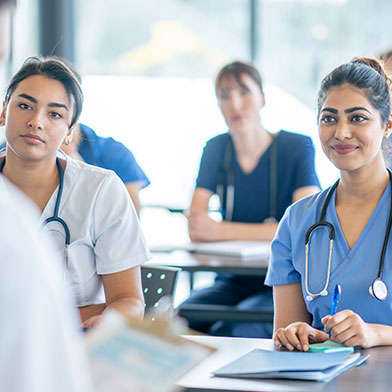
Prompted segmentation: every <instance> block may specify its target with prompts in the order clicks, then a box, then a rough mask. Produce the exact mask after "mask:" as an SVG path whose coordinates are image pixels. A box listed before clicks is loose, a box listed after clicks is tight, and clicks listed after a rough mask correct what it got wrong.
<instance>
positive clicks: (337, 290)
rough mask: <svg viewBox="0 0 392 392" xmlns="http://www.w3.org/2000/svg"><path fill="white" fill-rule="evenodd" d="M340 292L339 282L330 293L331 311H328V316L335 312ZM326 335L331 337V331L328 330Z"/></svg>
mask: <svg viewBox="0 0 392 392" xmlns="http://www.w3.org/2000/svg"><path fill="white" fill-rule="evenodd" d="M341 293H342V288H341V287H340V284H337V285H336V286H335V288H334V289H333V293H332V302H331V311H330V312H329V314H330V316H333V315H334V314H335V313H336V309H337V306H338V302H339V299H340V294H341ZM328 336H329V337H331V332H328Z"/></svg>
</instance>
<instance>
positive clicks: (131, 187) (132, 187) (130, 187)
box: [125, 181, 141, 216]
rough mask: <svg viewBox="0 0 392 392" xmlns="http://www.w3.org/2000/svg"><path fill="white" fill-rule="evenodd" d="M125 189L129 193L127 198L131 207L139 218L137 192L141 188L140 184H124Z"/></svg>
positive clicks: (137, 182)
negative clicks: (130, 202)
mask: <svg viewBox="0 0 392 392" xmlns="http://www.w3.org/2000/svg"><path fill="white" fill-rule="evenodd" d="M125 187H126V188H127V191H128V193H129V196H130V197H131V199H132V202H133V205H134V207H135V210H136V213H137V215H138V216H139V214H140V201H139V191H140V188H141V185H140V182H139V181H136V182H128V183H127V184H125Z"/></svg>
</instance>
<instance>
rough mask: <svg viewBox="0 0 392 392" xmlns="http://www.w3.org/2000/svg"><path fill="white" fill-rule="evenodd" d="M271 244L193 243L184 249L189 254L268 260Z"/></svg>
mask: <svg viewBox="0 0 392 392" xmlns="http://www.w3.org/2000/svg"><path fill="white" fill-rule="evenodd" d="M270 247H271V243H270V242H267V241H218V242H192V243H190V244H189V245H187V246H186V247H184V248H185V249H186V250H188V251H189V252H196V253H204V254H211V255H222V256H233V257H241V258H248V257H260V258H268V257H269V255H270Z"/></svg>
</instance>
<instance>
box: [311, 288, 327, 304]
mask: <svg viewBox="0 0 392 392" xmlns="http://www.w3.org/2000/svg"><path fill="white" fill-rule="evenodd" d="M327 295H328V290H326V289H324V290H322V291H320V293H319V294H308V295H307V296H306V300H307V301H308V302H310V301H313V300H314V299H315V298H318V297H326V296H327Z"/></svg>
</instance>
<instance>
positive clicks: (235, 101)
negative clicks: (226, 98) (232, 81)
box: [230, 92, 242, 110]
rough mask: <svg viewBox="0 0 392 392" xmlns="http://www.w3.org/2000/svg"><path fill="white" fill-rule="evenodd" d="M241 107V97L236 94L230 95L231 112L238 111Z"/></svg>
mask: <svg viewBox="0 0 392 392" xmlns="http://www.w3.org/2000/svg"><path fill="white" fill-rule="evenodd" d="M241 105H242V99H241V95H240V94H238V93H237V92H233V93H232V94H230V106H231V108H232V109H233V110H238V109H240V108H241Z"/></svg>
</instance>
